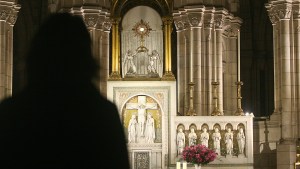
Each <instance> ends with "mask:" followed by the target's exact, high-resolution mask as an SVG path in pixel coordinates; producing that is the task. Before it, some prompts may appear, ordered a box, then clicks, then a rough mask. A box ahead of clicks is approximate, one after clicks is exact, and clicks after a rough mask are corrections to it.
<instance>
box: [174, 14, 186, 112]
mask: <svg viewBox="0 0 300 169" xmlns="http://www.w3.org/2000/svg"><path fill="white" fill-rule="evenodd" d="M174 23H175V26H176V32H177V47H176V48H177V111H178V112H179V114H184V112H185V109H184V105H185V101H186V97H187V96H186V93H187V92H186V91H187V90H186V89H187V83H188V81H187V76H186V74H187V70H186V64H187V59H186V57H185V54H186V50H185V49H186V36H185V30H184V28H185V27H184V26H185V25H184V21H183V19H182V18H181V17H180V13H178V14H175V16H174Z"/></svg>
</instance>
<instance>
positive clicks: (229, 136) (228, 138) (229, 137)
mask: <svg viewBox="0 0 300 169" xmlns="http://www.w3.org/2000/svg"><path fill="white" fill-rule="evenodd" d="M225 144H226V153H227V155H232V151H233V133H232V131H231V128H230V127H228V128H227V132H226V133H225Z"/></svg>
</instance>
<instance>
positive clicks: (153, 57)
mask: <svg viewBox="0 0 300 169" xmlns="http://www.w3.org/2000/svg"><path fill="white" fill-rule="evenodd" d="M158 62H160V58H159V54H158V52H157V51H156V50H153V51H152V53H151V54H150V55H149V65H148V73H149V74H156V73H157V67H158Z"/></svg>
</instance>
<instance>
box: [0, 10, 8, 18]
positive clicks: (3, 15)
mask: <svg viewBox="0 0 300 169" xmlns="http://www.w3.org/2000/svg"><path fill="white" fill-rule="evenodd" d="M9 14H10V11H9V10H5V9H2V10H1V11H0V20H1V21H6V20H7V19H8V17H9Z"/></svg>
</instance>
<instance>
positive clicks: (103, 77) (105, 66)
mask: <svg viewBox="0 0 300 169" xmlns="http://www.w3.org/2000/svg"><path fill="white" fill-rule="evenodd" d="M110 28H111V22H110V21H109V19H108V18H106V19H105V21H104V22H103V23H102V29H101V44H100V47H101V51H100V72H101V73H100V91H102V95H104V96H106V95H107V93H106V92H107V80H108V78H109V55H110V52H109V44H110V41H109V34H110ZM104 92H105V93H104Z"/></svg>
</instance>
